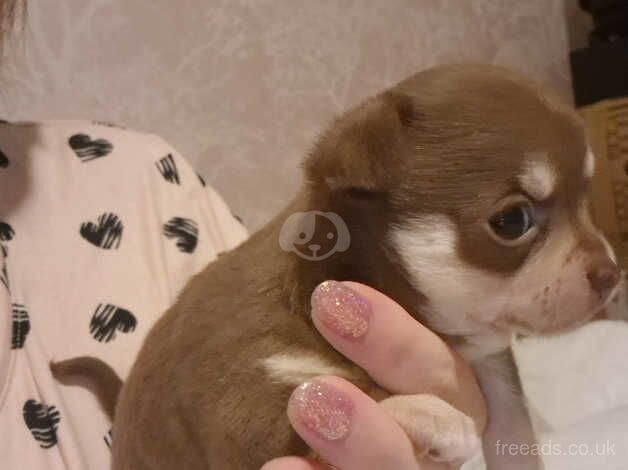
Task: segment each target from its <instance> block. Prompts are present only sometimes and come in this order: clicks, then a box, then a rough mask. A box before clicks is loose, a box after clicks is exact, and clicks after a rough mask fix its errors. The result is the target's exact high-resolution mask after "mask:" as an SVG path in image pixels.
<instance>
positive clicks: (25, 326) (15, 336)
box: [11, 304, 31, 349]
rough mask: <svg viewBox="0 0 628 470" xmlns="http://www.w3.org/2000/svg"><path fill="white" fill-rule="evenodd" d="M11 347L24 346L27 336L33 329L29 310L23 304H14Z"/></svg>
mask: <svg viewBox="0 0 628 470" xmlns="http://www.w3.org/2000/svg"><path fill="white" fill-rule="evenodd" d="M11 307H12V308H11V310H12V327H11V349H20V348H23V347H24V343H25V342H26V336H27V335H28V332H29V331H31V322H30V319H29V318H28V312H27V311H26V308H25V307H24V305H22V304H12V305H11Z"/></svg>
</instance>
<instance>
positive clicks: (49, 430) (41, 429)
mask: <svg viewBox="0 0 628 470" xmlns="http://www.w3.org/2000/svg"><path fill="white" fill-rule="evenodd" d="M22 416H23V417H24V422H25V423H26V426H27V427H28V429H30V431H31V434H32V435H33V437H34V438H35V439H36V440H37V442H39V446H40V447H42V448H43V449H49V448H50V447H52V446H54V445H55V444H56V443H57V425H58V424H59V421H60V420H61V418H60V417H59V412H58V411H57V409H56V408H55V407H54V406H46V405H44V404H42V403H38V402H37V401H36V400H32V399H31V400H27V401H26V403H24V406H23V407H22Z"/></svg>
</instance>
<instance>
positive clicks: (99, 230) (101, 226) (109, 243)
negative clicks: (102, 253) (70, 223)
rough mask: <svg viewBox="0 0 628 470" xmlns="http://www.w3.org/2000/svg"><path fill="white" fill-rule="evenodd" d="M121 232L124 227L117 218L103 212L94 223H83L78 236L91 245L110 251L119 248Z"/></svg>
mask: <svg viewBox="0 0 628 470" xmlns="http://www.w3.org/2000/svg"><path fill="white" fill-rule="evenodd" d="M123 230H124V226H123V225H122V221H121V220H120V219H119V218H118V216H117V215H115V214H112V213H110V212H105V213H104V214H101V215H100V216H99V217H98V219H97V221H96V223H93V222H83V223H82V224H81V229H80V234H81V237H83V238H84V239H85V240H87V241H88V242H90V243H91V244H92V245H95V246H97V247H100V248H103V249H105V250H110V249H112V248H113V249H117V248H118V247H119V246H120V240H121V239H122V232H123Z"/></svg>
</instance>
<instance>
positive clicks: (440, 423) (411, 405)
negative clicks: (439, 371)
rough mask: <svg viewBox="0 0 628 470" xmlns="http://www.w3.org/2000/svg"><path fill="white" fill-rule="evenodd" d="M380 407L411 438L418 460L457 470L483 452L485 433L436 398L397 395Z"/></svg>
mask: <svg viewBox="0 0 628 470" xmlns="http://www.w3.org/2000/svg"><path fill="white" fill-rule="evenodd" d="M380 404H381V406H383V407H384V409H385V410H386V411H387V412H388V413H389V414H390V415H391V416H392V417H393V418H394V419H395V421H397V423H398V424H399V425H400V426H401V428H402V429H403V430H404V431H405V433H406V434H407V435H408V437H409V438H410V441H411V442H412V444H413V445H414V449H415V453H416V456H417V459H418V460H422V459H424V458H426V457H427V458H430V459H432V460H434V461H436V462H444V463H447V464H449V465H453V466H454V467H455V468H457V467H459V466H460V465H462V464H463V463H464V462H466V461H467V460H469V459H470V458H471V457H473V456H474V455H475V454H476V452H477V451H479V449H480V445H481V431H478V430H477V429H476V426H475V423H474V422H473V420H472V419H471V418H470V417H468V416H467V415H465V414H464V413H462V412H461V411H459V410H457V409H456V408H454V407H453V406H451V405H450V404H449V403H447V402H446V401H444V400H442V399H440V398H438V397H436V396H434V395H429V394H419V395H394V396H392V397H389V398H386V399H385V400H383V401H382V402H380Z"/></svg>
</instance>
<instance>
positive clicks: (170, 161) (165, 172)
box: [155, 153, 181, 184]
mask: <svg viewBox="0 0 628 470" xmlns="http://www.w3.org/2000/svg"><path fill="white" fill-rule="evenodd" d="M155 166H156V167H157V169H158V170H159V173H161V176H163V177H164V179H165V180H166V181H168V182H169V183H173V184H181V181H180V180H179V172H178V171H177V164H176V163H175V162H174V158H173V156H172V154H171V153H169V154H168V155H166V156H165V157H164V158H162V159H161V160H159V161H158V162H156V163H155Z"/></svg>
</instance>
